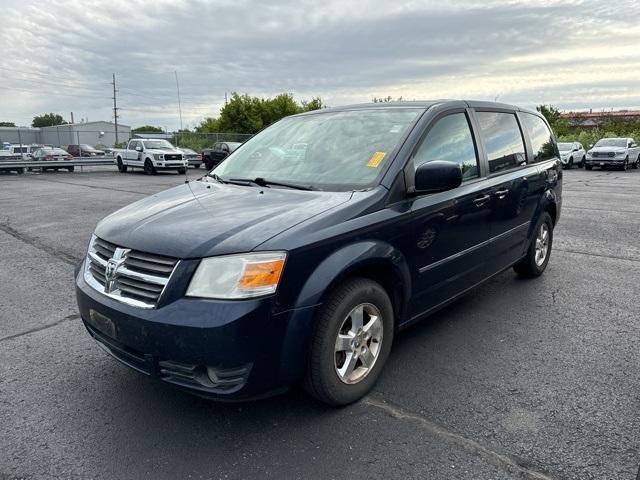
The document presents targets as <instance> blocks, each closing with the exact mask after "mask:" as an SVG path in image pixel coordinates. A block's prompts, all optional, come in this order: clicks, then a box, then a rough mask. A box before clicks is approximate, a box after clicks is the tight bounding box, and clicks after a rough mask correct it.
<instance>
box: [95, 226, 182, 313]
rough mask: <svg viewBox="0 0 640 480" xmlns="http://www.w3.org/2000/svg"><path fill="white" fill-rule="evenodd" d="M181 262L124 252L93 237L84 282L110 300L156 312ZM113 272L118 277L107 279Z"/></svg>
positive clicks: (137, 252) (143, 253)
mask: <svg viewBox="0 0 640 480" xmlns="http://www.w3.org/2000/svg"><path fill="white" fill-rule="evenodd" d="M110 261H111V264H110ZM178 261H179V260H178V259H175V258H170V257H165V256H162V255H155V254H151V253H146V252H139V251H137V250H130V249H125V248H121V247H119V246H117V245H114V244H113V243H110V242H107V241H105V240H102V239H100V238H98V237H94V238H93V239H92V242H91V245H90V246H89V252H88V254H87V262H86V268H85V279H86V280H87V283H89V284H90V285H91V286H92V287H93V288H95V289H96V290H98V291H99V292H102V293H104V294H105V295H107V296H109V297H111V298H114V299H116V300H119V301H121V302H123V303H127V304H130V305H135V306H138V307H142V308H154V307H155V306H156V304H157V303H158V300H159V299H160V297H161V295H162V292H163V291H164V288H165V286H166V285H167V283H168V282H169V278H170V277H171V274H172V273H173V270H174V269H175V267H176V265H177V264H178ZM114 262H115V263H114ZM116 263H117V266H116V265H115V264H116ZM110 270H114V271H115V276H114V275H113V274H112V273H109V275H110V276H109V278H107V272H109V271H110Z"/></svg>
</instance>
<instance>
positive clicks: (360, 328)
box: [76, 101, 562, 405]
mask: <svg viewBox="0 0 640 480" xmlns="http://www.w3.org/2000/svg"><path fill="white" fill-rule="evenodd" d="M301 145H304V146H305V147H304V148H301ZM561 192H562V169H561V164H560V160H559V153H558V149H557V146H556V143H555V141H554V138H553V136H552V133H551V130H550V128H549V126H548V124H547V122H546V121H545V119H544V117H542V116H541V115H540V114H539V113H537V112H535V111H530V110H523V109H519V108H517V107H513V106H509V105H505V104H496V103H491V102H463V101H437V102H402V103H390V104H385V105H383V106H380V105H377V104H370V105H355V106H349V107H343V108H333V109H322V110H317V111H314V112H308V113H304V114H300V115H294V116H291V117H287V118H284V119H282V120H280V121H279V122H277V123H275V124H273V125H271V126H270V127H268V128H266V129H265V130H263V131H262V132H261V133H259V134H257V135H256V136H255V137H253V138H252V139H250V140H248V141H247V142H246V143H245V144H244V145H243V147H242V148H241V149H239V150H238V151H236V152H235V153H234V154H233V155H231V156H230V157H229V158H228V159H227V160H225V161H224V162H222V163H221V164H220V165H219V166H218V167H216V168H215V169H214V170H213V171H212V172H209V173H208V174H207V175H205V176H203V177H202V178H201V179H199V180H197V181H193V182H190V183H189V184H186V185H181V186H178V187H174V188H172V189H170V190H166V191H164V192H161V193H158V194H155V195H153V196H151V197H147V198H146V199H142V200H140V201H138V202H136V203H134V204H132V205H130V206H128V207H124V208H123V209H122V210H120V211H118V212H116V213H113V214H111V215H109V216H108V217H107V218H105V219H104V220H102V221H101V222H100V223H99V224H98V226H97V228H96V230H95V233H94V235H93V236H92V238H91V241H90V244H89V248H88V254H87V256H86V258H85V260H84V262H83V263H82V264H81V265H80V266H79V267H78V269H77V271H76V292H77V300H78V306H79V310H80V314H81V317H82V321H83V322H84V325H85V326H86V328H87V330H88V332H89V334H90V335H91V336H92V337H93V338H94V339H95V340H96V341H97V342H99V343H100V344H101V345H102V346H103V347H104V349H105V350H106V351H107V352H108V353H110V354H111V355H113V356H114V357H115V358H116V359H117V360H119V361H121V362H122V363H124V364H126V365H128V366H129V367H132V368H134V369H136V370H139V371H141V372H144V373H145V374H148V375H152V376H156V377H158V378H159V379H161V380H162V381H164V382H167V383H169V384H172V385H174V386H178V387H180V388H183V389H186V390H188V391H191V392H194V393H196V394H198V395H201V396H206V397H211V398H218V399H236V400H239V399H247V398H252V397H256V396H263V395H265V394H268V393H273V392H277V391H282V390H283V389H286V388H287V387H288V386H289V385H292V384H294V383H296V382H298V381H299V380H301V381H302V384H303V385H304V386H305V388H306V389H307V391H308V392H309V393H311V394H312V395H313V396H315V397H317V398H318V399H320V400H322V401H324V402H327V403H329V404H334V405H343V404H348V403H350V402H354V401H356V400H357V399H359V398H361V397H362V396H363V395H365V394H366V393H367V392H368V391H369V390H370V389H371V388H372V386H373V385H374V383H375V381H376V379H377V378H378V376H379V374H380V372H381V371H382V368H383V367H384V364H385V362H386V360H387V357H388V355H389V352H390V350H391V345H392V343H393V338H394V336H395V333H396V332H397V331H398V330H399V329H401V328H404V327H406V326H408V325H410V324H412V323H414V322H416V321H418V320H420V319H422V318H423V317H425V316H427V315H428V314H430V313H432V312H434V311H436V310H438V309H440V308H442V307H443V306H444V305H447V304H448V303H450V302H451V301H453V300H455V299H456V298H458V297H460V296H461V295H464V294H465V293H466V292H468V291H469V290H470V289H472V288H474V287H476V286H477V285H480V284H481V283H483V282H484V281H486V280H488V279H490V278H491V277H493V276H494V275H496V274H498V273H500V272H502V271H504V270H505V269H507V268H509V267H513V268H514V270H515V271H516V273H517V274H518V275H520V276H523V277H536V276H539V275H541V274H542V273H543V272H544V270H545V268H546V267H547V264H548V262H549V258H550V255H551V248H552V244H553V231H554V227H555V225H556V224H557V222H558V219H559V217H560V211H561V205H562V201H561ZM509 288H510V287H509V286H508V285H507V286H506V287H504V288H503V289H502V292H501V295H504V296H505V298H511V299H512V301H513V302H514V304H517V302H518V299H517V297H518V289H515V288H514V289H513V290H512V291H508V290H509ZM538 288H540V289H542V290H541V292H542V291H543V290H544V288H545V287H544V284H538ZM505 289H506V291H505ZM485 293H490V292H489V291H487V292H485ZM510 320H511V319H510V318H508V316H503V317H498V318H497V321H503V322H508V321H510ZM420 368H428V366H427V365H423V366H420Z"/></svg>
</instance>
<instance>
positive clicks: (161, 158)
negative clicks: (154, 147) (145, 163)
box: [153, 153, 164, 160]
mask: <svg viewBox="0 0 640 480" xmlns="http://www.w3.org/2000/svg"><path fill="white" fill-rule="evenodd" d="M153 158H155V159H156V160H164V153H154V154H153Z"/></svg>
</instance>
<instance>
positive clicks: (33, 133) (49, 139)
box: [0, 125, 252, 152]
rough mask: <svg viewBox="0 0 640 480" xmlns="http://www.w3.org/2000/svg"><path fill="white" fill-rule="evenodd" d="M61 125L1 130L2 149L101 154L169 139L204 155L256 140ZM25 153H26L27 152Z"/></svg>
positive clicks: (236, 135)
mask: <svg viewBox="0 0 640 480" xmlns="http://www.w3.org/2000/svg"><path fill="white" fill-rule="evenodd" d="M70 127H71V126H66V125H60V126H59V127H49V128H44V129H36V128H26V127H25V128H21V127H0V144H1V145H2V146H0V149H4V150H7V149H9V148H11V146H12V145H18V146H21V147H22V146H30V145H50V146H53V147H62V148H65V147H67V146H68V145H80V144H83V145H90V146H92V147H95V148H97V149H99V150H104V149H110V148H124V147H126V145H127V142H128V141H129V140H130V139H132V138H153V139H165V140H167V141H169V142H170V143H171V144H173V145H174V146H176V147H182V148H190V149H192V150H195V151H196V152H200V151H202V150H203V149H205V148H211V147H213V145H214V144H215V143H216V142H245V141H247V140H248V139H249V138H251V137H252V135H251V134H244V133H228V132H214V133H196V132H163V133H159V132H134V131H130V130H129V129H123V130H120V129H119V130H118V132H117V133H116V131H115V130H88V129H79V128H70ZM23 151H24V150H23Z"/></svg>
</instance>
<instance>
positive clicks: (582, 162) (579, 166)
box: [578, 157, 585, 168]
mask: <svg viewBox="0 0 640 480" xmlns="http://www.w3.org/2000/svg"><path fill="white" fill-rule="evenodd" d="M584 162H585V157H582V160H580V163H579V164H578V168H582V167H584Z"/></svg>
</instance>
